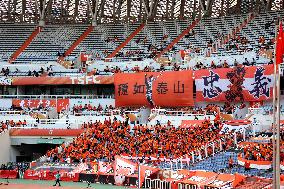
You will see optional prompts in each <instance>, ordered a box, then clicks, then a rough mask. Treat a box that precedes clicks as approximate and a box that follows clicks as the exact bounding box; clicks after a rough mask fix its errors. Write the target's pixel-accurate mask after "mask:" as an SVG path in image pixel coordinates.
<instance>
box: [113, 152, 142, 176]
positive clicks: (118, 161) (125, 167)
mask: <svg viewBox="0 0 284 189" xmlns="http://www.w3.org/2000/svg"><path fill="white" fill-rule="evenodd" d="M135 170H137V164H136V163H134V162H131V161H130V160H127V159H124V158H122V157H120V156H116V157H115V163H114V175H115V176H116V175H122V176H129V175H132V174H134V172H135Z"/></svg>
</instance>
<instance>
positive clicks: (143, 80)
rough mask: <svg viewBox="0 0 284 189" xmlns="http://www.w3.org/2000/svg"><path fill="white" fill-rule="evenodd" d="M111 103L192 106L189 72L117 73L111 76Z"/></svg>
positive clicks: (191, 85) (118, 104)
mask: <svg viewBox="0 0 284 189" xmlns="http://www.w3.org/2000/svg"><path fill="white" fill-rule="evenodd" d="M114 85H115V105H116V107H120V106H150V107H153V106H172V107H174V106H193V105H194V101H193V79H192V71H190V70H189V71H179V72H174V71H172V72H143V73H135V74H129V73H118V74H115V76H114Z"/></svg>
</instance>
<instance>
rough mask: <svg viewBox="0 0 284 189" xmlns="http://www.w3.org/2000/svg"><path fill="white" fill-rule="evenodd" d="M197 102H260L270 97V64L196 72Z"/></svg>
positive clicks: (271, 68)
mask: <svg viewBox="0 0 284 189" xmlns="http://www.w3.org/2000/svg"><path fill="white" fill-rule="evenodd" d="M195 84H196V101H199V102H203V101H228V102H236V101H240V102H243V101H263V100H268V99H271V98H272V93H273V65H268V66H261V67H257V66H250V67H243V66H237V67H234V68H220V69H212V70H208V69H206V70H205V69H204V70H198V71H195Z"/></svg>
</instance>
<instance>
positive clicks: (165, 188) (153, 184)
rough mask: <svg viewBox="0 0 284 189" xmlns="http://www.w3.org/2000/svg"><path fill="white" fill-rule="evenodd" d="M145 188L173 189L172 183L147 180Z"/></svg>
mask: <svg viewBox="0 0 284 189" xmlns="http://www.w3.org/2000/svg"><path fill="white" fill-rule="evenodd" d="M144 185H145V188H151V189H171V188H172V187H171V182H168V181H163V180H160V179H153V180H151V179H149V178H146V179H145V182H144Z"/></svg>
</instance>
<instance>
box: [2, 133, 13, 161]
mask: <svg viewBox="0 0 284 189" xmlns="http://www.w3.org/2000/svg"><path fill="white" fill-rule="evenodd" d="M10 149H11V140H10V136H9V131H5V132H3V133H1V134H0V151H1V152H0V164H3V163H7V162H9V161H10V160H11V159H10Z"/></svg>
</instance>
